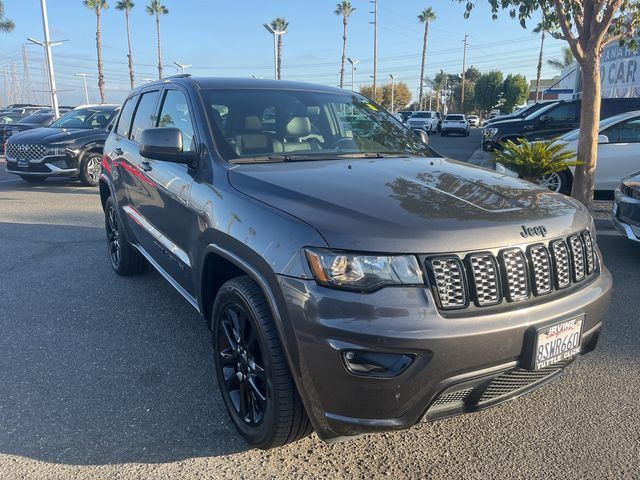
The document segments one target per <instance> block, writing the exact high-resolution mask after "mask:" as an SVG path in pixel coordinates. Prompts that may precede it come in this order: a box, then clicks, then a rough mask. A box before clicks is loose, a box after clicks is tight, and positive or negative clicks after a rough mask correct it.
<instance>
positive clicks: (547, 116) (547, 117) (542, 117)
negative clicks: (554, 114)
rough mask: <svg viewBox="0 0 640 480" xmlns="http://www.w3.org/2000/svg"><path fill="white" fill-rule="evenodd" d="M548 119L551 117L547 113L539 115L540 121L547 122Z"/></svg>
mask: <svg viewBox="0 0 640 480" xmlns="http://www.w3.org/2000/svg"><path fill="white" fill-rule="evenodd" d="M549 120H551V117H550V116H549V115H542V116H541V117H540V120H539V121H540V123H547V122H548V121H549Z"/></svg>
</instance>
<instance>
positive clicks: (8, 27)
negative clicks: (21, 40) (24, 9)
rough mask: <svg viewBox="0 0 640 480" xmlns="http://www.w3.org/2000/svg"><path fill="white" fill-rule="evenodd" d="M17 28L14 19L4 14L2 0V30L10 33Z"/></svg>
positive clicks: (0, 23) (0, 5) (0, 17)
mask: <svg viewBox="0 0 640 480" xmlns="http://www.w3.org/2000/svg"><path fill="white" fill-rule="evenodd" d="M14 28H16V24H15V23H13V20H10V19H8V18H5V16H4V2H3V1H2V0H0V32H3V33H9V32H11V31H13V29H14Z"/></svg>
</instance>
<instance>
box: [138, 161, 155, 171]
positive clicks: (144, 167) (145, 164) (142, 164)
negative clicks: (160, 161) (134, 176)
mask: <svg viewBox="0 0 640 480" xmlns="http://www.w3.org/2000/svg"><path fill="white" fill-rule="evenodd" d="M139 165H140V169H141V170H144V171H145V172H149V171H151V170H153V167H151V164H150V163H149V162H140V164H139Z"/></svg>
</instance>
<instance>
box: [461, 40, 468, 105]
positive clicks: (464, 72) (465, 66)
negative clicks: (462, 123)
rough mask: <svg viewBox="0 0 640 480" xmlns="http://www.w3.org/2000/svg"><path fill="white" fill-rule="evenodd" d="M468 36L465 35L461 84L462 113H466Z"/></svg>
mask: <svg viewBox="0 0 640 480" xmlns="http://www.w3.org/2000/svg"><path fill="white" fill-rule="evenodd" d="M467 38H469V35H465V36H464V40H463V42H464V53H463V54H462V85H461V86H460V113H464V80H465V76H466V74H467V72H466V70H467V45H468V43H467Z"/></svg>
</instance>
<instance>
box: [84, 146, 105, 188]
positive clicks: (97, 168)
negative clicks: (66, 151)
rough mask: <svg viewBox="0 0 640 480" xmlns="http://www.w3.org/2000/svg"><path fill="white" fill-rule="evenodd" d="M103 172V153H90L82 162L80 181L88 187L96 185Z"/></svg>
mask: <svg viewBox="0 0 640 480" xmlns="http://www.w3.org/2000/svg"><path fill="white" fill-rule="evenodd" d="M101 173H102V155H101V154H99V153H97V152H91V153H88V154H87V155H86V156H85V158H83V159H82V162H80V181H81V182H82V184H83V185H86V186H87V187H95V186H96V185H98V182H99V181H100V174H101Z"/></svg>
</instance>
